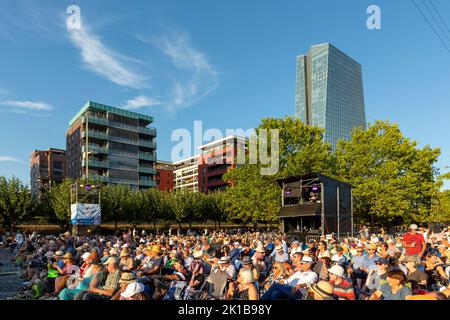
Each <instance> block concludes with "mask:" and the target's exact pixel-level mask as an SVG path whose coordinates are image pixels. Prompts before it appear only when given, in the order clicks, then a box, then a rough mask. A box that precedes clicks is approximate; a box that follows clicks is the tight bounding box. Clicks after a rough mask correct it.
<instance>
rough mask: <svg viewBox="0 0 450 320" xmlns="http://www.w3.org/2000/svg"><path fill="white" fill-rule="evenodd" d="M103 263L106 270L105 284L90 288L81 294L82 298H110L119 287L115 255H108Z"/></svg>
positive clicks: (118, 273) (118, 271) (119, 273)
mask: <svg viewBox="0 0 450 320" xmlns="http://www.w3.org/2000/svg"><path fill="white" fill-rule="evenodd" d="M104 265H106V267H107V271H108V275H107V276H106V281H105V284H104V285H102V286H100V287H98V288H90V289H89V292H88V293H86V294H84V295H83V300H105V299H111V297H112V296H113V295H114V294H115V293H116V291H117V290H118V289H119V280H120V278H121V271H120V269H119V262H118V261H117V259H116V258H115V257H109V258H108V260H107V261H106V262H105V263H104Z"/></svg>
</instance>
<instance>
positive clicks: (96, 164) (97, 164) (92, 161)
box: [82, 159, 109, 168]
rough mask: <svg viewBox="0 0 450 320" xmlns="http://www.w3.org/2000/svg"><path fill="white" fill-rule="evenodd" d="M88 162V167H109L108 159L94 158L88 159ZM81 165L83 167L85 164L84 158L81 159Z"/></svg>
mask: <svg viewBox="0 0 450 320" xmlns="http://www.w3.org/2000/svg"><path fill="white" fill-rule="evenodd" d="M88 164H89V167H99V168H108V167H109V163H108V161H100V160H95V159H89V160H88ZM82 166H83V167H85V166H86V159H83V161H82Z"/></svg>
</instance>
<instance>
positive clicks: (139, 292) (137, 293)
mask: <svg viewBox="0 0 450 320" xmlns="http://www.w3.org/2000/svg"><path fill="white" fill-rule="evenodd" d="M120 296H121V297H122V298H125V299H126V300H145V295H144V285H143V284H142V283H140V282H132V283H130V284H128V285H127V287H126V289H125V291H124V292H122V293H121V294H120Z"/></svg>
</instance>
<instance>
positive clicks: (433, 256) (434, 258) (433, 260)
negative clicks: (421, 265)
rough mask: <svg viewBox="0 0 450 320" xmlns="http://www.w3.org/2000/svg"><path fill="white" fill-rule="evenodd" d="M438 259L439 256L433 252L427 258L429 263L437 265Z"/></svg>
mask: <svg viewBox="0 0 450 320" xmlns="http://www.w3.org/2000/svg"><path fill="white" fill-rule="evenodd" d="M437 258H438V257H437V255H436V254H435V253H433V252H430V253H429V254H427V257H426V259H427V261H428V262H429V263H431V264H435V263H437Z"/></svg>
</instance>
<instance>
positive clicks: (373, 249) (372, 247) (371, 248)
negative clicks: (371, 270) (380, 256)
mask: <svg viewBox="0 0 450 320" xmlns="http://www.w3.org/2000/svg"><path fill="white" fill-rule="evenodd" d="M376 252H377V245H376V244H375V243H371V244H370V245H369V246H368V247H367V253H368V254H369V255H374V254H375V253H376Z"/></svg>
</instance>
